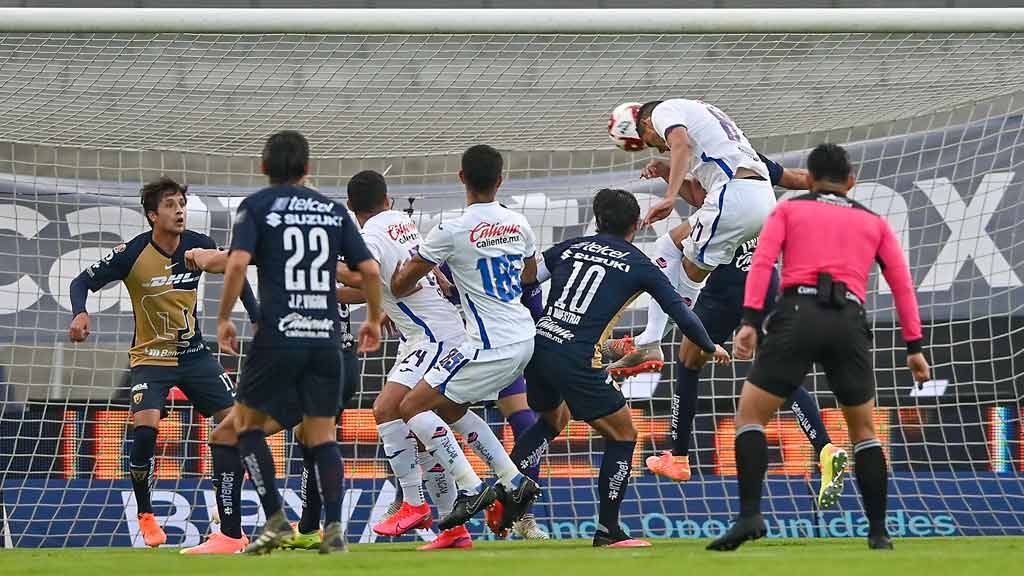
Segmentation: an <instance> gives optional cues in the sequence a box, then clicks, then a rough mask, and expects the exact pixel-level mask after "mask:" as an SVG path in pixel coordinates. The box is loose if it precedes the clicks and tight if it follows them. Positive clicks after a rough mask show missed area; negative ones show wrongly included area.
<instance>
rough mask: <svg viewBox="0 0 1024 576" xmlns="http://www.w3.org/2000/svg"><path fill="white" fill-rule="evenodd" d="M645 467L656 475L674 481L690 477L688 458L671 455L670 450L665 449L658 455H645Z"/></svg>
mask: <svg viewBox="0 0 1024 576" xmlns="http://www.w3.org/2000/svg"><path fill="white" fill-rule="evenodd" d="M647 469H648V470H650V471H651V472H654V473H655V474H657V475H658V476H664V477H665V478H668V479H670V480H675V481H676V482H686V481H687V480H689V479H690V458H689V457H688V456H673V455H672V452H671V451H669V450H665V451H664V452H662V453H661V455H660V456H648V457H647Z"/></svg>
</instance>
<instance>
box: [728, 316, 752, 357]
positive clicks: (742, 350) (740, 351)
mask: <svg viewBox="0 0 1024 576" xmlns="http://www.w3.org/2000/svg"><path fill="white" fill-rule="evenodd" d="M754 348H757V330H755V329H754V327H753V326H750V325H749V324H744V325H743V326H742V327H741V328H740V331H739V332H737V333H736V338H734V339H733V341H732V351H733V354H734V355H735V356H736V359H737V360H750V359H751V358H753V357H754Z"/></svg>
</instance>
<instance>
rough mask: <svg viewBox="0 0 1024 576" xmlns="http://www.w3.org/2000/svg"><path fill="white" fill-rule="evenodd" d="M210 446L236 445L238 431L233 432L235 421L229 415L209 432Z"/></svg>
mask: <svg viewBox="0 0 1024 576" xmlns="http://www.w3.org/2000/svg"><path fill="white" fill-rule="evenodd" d="M210 443H211V444H223V445H225V446H234V445H235V444H238V431H237V430H235V420H234V418H232V417H231V416H230V415H229V416H228V417H227V418H225V419H223V420H221V421H220V422H219V423H217V425H216V426H215V427H214V428H213V432H210Z"/></svg>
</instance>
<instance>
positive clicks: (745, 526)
mask: <svg viewBox="0 0 1024 576" xmlns="http://www.w3.org/2000/svg"><path fill="white" fill-rule="evenodd" d="M767 533H768V526H767V525H766V524H765V523H764V518H763V517H762V516H761V515H760V514H758V515H757V516H746V517H744V516H740V517H739V518H737V519H736V523H735V524H733V525H732V528H730V529H729V531H728V532H726V533H725V534H723V535H722V536H721V537H719V538H718V539H716V540H715V541H714V542H712V543H711V544H708V547H707V549H708V550H717V551H719V552H732V551H733V550H735V549H737V548H739V547H740V546H742V545H743V543H744V542H746V541H747V540H757V539H759V538H764V536H765V535H766V534H767Z"/></svg>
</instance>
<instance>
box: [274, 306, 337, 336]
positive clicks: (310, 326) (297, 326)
mask: <svg viewBox="0 0 1024 576" xmlns="http://www.w3.org/2000/svg"><path fill="white" fill-rule="evenodd" d="M333 327H334V321H333V320H331V319H330V318H310V317H309V316H303V315H302V314H299V313H298V312H292V313H291V314H289V315H287V316H285V317H284V318H281V319H280V320H278V321H277V331H278V332H280V333H282V334H284V335H285V336H286V337H288V338H330V337H331V329H332V328H333Z"/></svg>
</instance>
